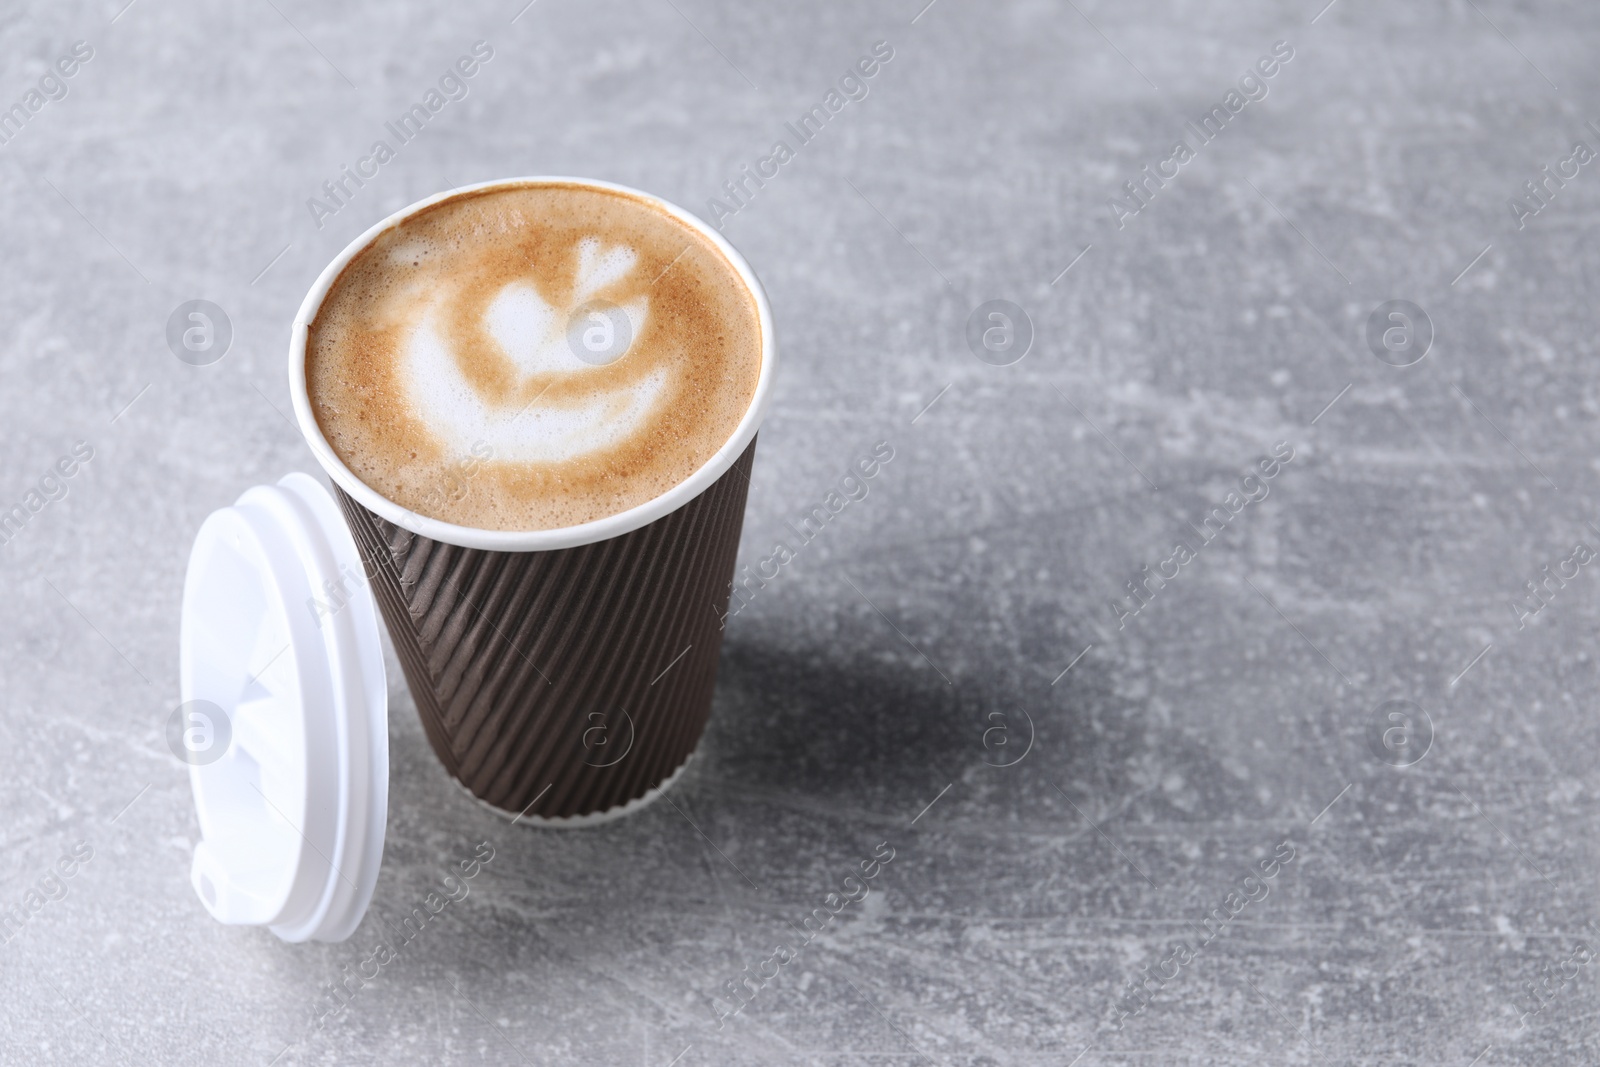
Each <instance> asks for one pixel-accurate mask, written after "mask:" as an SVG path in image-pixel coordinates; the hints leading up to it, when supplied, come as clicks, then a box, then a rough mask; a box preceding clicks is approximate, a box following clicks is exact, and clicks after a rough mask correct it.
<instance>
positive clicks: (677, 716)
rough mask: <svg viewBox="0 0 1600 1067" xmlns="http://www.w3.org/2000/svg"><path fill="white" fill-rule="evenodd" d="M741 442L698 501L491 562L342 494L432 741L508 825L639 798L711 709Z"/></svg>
mask: <svg viewBox="0 0 1600 1067" xmlns="http://www.w3.org/2000/svg"><path fill="white" fill-rule="evenodd" d="M754 458H755V442H754V440H752V441H751V443H750V444H749V446H748V447H747V448H746V449H745V450H744V452H743V454H742V455H741V456H740V457H739V459H738V460H737V461H736V462H735V463H734V464H733V466H732V467H730V468H729V469H728V470H727V471H726V472H725V473H724V474H723V475H722V476H721V477H720V478H718V479H717V480H716V481H715V482H713V483H712V484H711V485H710V487H709V488H707V489H705V490H704V491H703V492H701V493H700V494H699V495H698V496H696V497H694V498H693V499H691V500H690V501H689V502H688V503H686V504H684V505H683V506H682V507H680V508H678V509H677V510H675V511H672V512H669V513H668V514H666V515H665V516H663V517H661V518H659V519H657V520H655V521H654V522H651V523H649V524H647V525H645V526H641V527H639V528H638V529H636V530H633V531H631V532H628V533H625V534H621V535H620V536H617V537H612V538H609V539H606V540H603V541H596V542H592V543H590V544H586V545H579V546H577V547H575V548H561V549H553V550H550V551H535V552H497V551H490V550H486V549H476V548H463V547H461V546H458V545H452V544H446V543H444V542H442V541H435V540H431V539H429V538H427V537H423V536H421V535H419V534H416V533H412V532H411V531H409V530H406V529H404V528H402V527H400V526H397V525H395V524H394V523H391V522H389V521H387V520H385V519H383V518H381V517H380V516H378V515H377V514H375V513H374V512H372V511H370V510H368V509H367V508H366V507H364V506H362V505H361V504H360V503H358V502H356V501H355V500H354V499H353V498H352V497H351V496H349V494H347V493H346V492H345V491H344V490H343V489H342V488H338V487H337V486H336V491H337V495H338V499H339V504H340V506H341V508H342V509H343V510H344V515H345V519H346V521H347V523H348V524H349V526H350V531H351V533H352V534H353V535H354V536H355V540H356V544H357V546H358V547H359V549H360V551H361V556H362V560H363V563H364V564H365V567H366V571H367V576H368V578H369V580H370V581H371V583H372V587H373V591H374V592H375V594H376V596H377V601H378V606H379V609H380V610H381V611H382V613H383V617H384V621H385V623H386V624H387V626H388V629H389V636H390V638H391V639H392V640H393V642H394V646H395V650H396V652H397V653H398V654H399V658H400V663H401V666H402V668H403V669H404V671H405V676H406V682H407V683H408V684H409V686H410V688H411V694H412V697H413V699H414V700H415V702H416V705H417V712H418V714H419V715H420V717H421V719H422V725H423V728H424V730H425V731H426V733H427V735H428V741H429V742H430V743H431V744H432V746H433V750H434V752H435V753H437V754H438V756H439V759H440V760H441V761H442V762H443V763H444V765H445V767H446V768H447V769H448V770H449V772H450V774H451V775H452V776H453V777H455V779H456V780H457V781H459V782H460V783H461V784H462V785H463V786H465V787H466V788H467V789H468V790H469V791H471V793H472V794H473V795H474V796H475V797H477V798H478V799H479V800H481V801H483V802H485V803H487V804H489V805H492V806H493V807H495V808H498V809H500V810H501V811H502V812H504V813H506V814H508V815H511V816H514V817H529V818H541V819H563V818H571V817H574V816H592V815H599V814H601V813H605V812H609V811H612V810H613V809H617V808H621V807H623V806H625V805H628V804H629V803H630V802H633V801H637V800H639V799H641V798H642V797H644V796H645V795H646V794H647V793H649V792H650V791H651V790H652V789H655V788H657V787H659V786H661V784H662V783H663V782H665V781H667V780H668V779H669V778H670V777H671V776H672V775H673V774H674V773H675V772H676V771H677V770H678V769H679V768H681V767H682V766H683V765H684V763H685V761H687V760H688V758H689V756H690V755H691V754H692V753H693V752H694V749H695V746H696V745H697V744H698V742H699V739H700V734H701V731H702V730H703V729H704V728H705V724H706V719H707V718H708V716H709V715H710V712H711V697H712V689H713V685H714V683H715V680H716V671H717V656H718V653H719V652H720V650H721V647H722V626H723V619H724V617H725V616H726V614H727V607H728V599H729V591H730V588H731V584H732V580H733V569H734V561H735V557H736V556H737V555H738V551H739V535H740V530H741V528H742V526H743V521H744V506H745V495H746V492H747V491H748V488H749V478H750V466H751V463H752V462H753V460H754Z"/></svg>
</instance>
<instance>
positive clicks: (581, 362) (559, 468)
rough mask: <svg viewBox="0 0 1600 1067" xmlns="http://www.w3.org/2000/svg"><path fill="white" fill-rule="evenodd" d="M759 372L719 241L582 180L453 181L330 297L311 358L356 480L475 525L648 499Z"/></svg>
mask: <svg viewBox="0 0 1600 1067" xmlns="http://www.w3.org/2000/svg"><path fill="white" fill-rule="evenodd" d="M596 338H598V339H600V342H599V343H591V342H594V339H596ZM759 370H760V325H759V322H758V321H757V318H756V315H755V307H754V301H753V300H752V298H751V297H750V294H749V292H748V290H747V289H746V288H745V286H744V283H743V281H742V279H741V278H740V277H739V276H738V274H737V272H736V271H735V270H734V269H733V267H732V265H731V264H729V263H728V262H727V260H726V259H725V258H724V257H723V256H722V255H721V253H720V251H718V250H717V248H716V247H715V245H713V244H712V243H711V242H710V241H708V240H707V239H706V238H705V237H704V236H703V235H701V234H699V233H698V232H696V231H694V230H692V229H691V228H689V227H687V226H685V225H684V224H682V223H680V222H678V221H677V220H675V219H673V218H672V217H671V216H669V215H667V214H666V213H664V212H662V211H660V210H659V209H657V208H655V207H653V206H651V205H649V204H647V203H646V202H644V201H640V200H637V199H634V198H631V197H627V196H625V195H623V194H619V193H612V192H608V191H604V190H598V189H593V188H588V187H582V186H537V185H528V186H508V187H504V188H503V189H496V190H492V191H490V192H488V193H486V194H476V195H474V194H465V195H464V196H462V197H460V198H455V199H452V200H447V201H445V202H443V203H442V204H440V205H436V206H435V207H433V208H430V209H426V210H425V211H424V212H421V213H419V215H418V216H415V217H413V218H411V219H407V220H406V221H405V222H403V223H401V224H400V225H399V226H397V227H395V228H393V229H391V230H389V231H387V232H386V233H384V234H382V235H380V236H379V237H378V238H377V239H375V240H374V242H373V243H372V244H371V245H370V246H369V247H368V248H367V249H365V250H363V252H362V253H360V254H358V256H357V257H356V258H355V259H354V260H352V262H351V263H350V265H349V266H347V267H346V269H345V272H344V273H343V274H341V276H340V277H339V278H338V279H337V281H336V282H335V283H334V285H333V287H332V288H331V289H330V291H329V294H328V296H327V297H326V298H325V299H324V301H323V305H322V308H321V309H320V310H319V312H318V315H317V317H316V319H315V321H314V322H313V324H312V329H311V336H310V337H309V339H308V344H307V359H306V374H307V388H308V392H309V393H310V396H311V400H312V405H313V409H314V411H315V413H316V416H317V421H318V424H319V425H320V426H321V427H322V429H323V432H324V434H325V436H326V437H327V438H328V441H329V443H330V444H331V445H332V446H333V448H334V450H335V452H337V453H338V454H339V456H340V458H341V459H343V460H344V461H345V463H346V465H347V466H349V467H350V468H351V470H352V471H353V472H354V473H355V474H356V475H357V476H358V477H360V478H362V480H363V481H366V482H367V483H368V484H369V485H371V486H372V487H373V488H374V489H376V490H377V491H378V492H380V493H382V494H383V495H385V496H387V497H389V498H390V499H392V500H395V501H396V502H397V503H399V504H401V505H402V506H404V507H408V508H411V509H413V510H416V511H418V512H419V513H421V514H426V515H431V516H432V517H435V518H442V519H445V520H446V521H452V522H458V523H461V524H463V525H473V526H479V527H482V528H488V529H547V528H550V527H553V526H560V525H568V524H571V523H574V522H582V521H589V520H592V519H595V518H600V517H603V516H604V515H607V514H613V513H615V512H617V511H620V510H625V509H626V508H627V507H632V506H635V505H637V504H640V503H643V502H644V501H646V500H648V499H650V498H652V497H654V496H657V495H660V493H662V492H665V491H666V490H667V489H669V488H671V487H672V486H673V485H675V484H677V483H678V482H679V481H682V480H683V478H685V477H687V476H688V475H689V474H691V473H692V472H693V471H694V470H695V469H697V468H698V467H699V466H700V465H701V464H703V463H704V462H705V461H706V460H707V459H709V458H710V456H711V455H712V454H713V453H714V452H715V451H716V449H717V448H718V447H720V446H721V444H722V443H723V442H724V441H726V440H727V438H728V437H729V436H731V434H732V432H733V429H734V428H735V427H736V425H737V423H738V420H739V418H740V417H742V415H743V413H744V411H745V409H746V408H748V406H749V402H750V399H751V397H752V395H753V393H754V386H755V381H756V378H757V376H758V374H759ZM466 470H470V471H471V472H472V473H471V476H470V477H464V476H463V474H462V472H463V471H466ZM441 486H448V487H449V488H450V492H449V493H446V494H441V492H440V491H439V489H440V487H441Z"/></svg>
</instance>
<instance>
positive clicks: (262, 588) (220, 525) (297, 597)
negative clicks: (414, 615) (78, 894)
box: [179, 473, 389, 941]
mask: <svg viewBox="0 0 1600 1067" xmlns="http://www.w3.org/2000/svg"><path fill="white" fill-rule="evenodd" d="M179 644H180V652H179V674H180V685H181V689H182V695H183V701H184V704H183V708H182V709H181V710H182V712H183V716H182V722H183V729H184V731H185V740H184V744H183V748H184V749H185V752H184V757H185V759H186V760H187V762H188V763H189V765H190V766H189V782H190V785H192V786H193V788H194V803H195V808H196V809H197V811H198V812H199V818H200V835H201V838H202V840H201V841H200V843H199V844H198V845H196V846H195V850H194V865H193V867H192V868H191V870H190V875H189V880H190V882H191V883H192V884H193V885H194V888H195V892H196V893H198V894H199V895H200V900H201V901H202V902H203V903H204V904H205V906H206V910H207V911H209V912H210V913H211V914H212V915H213V916H214V917H215V918H217V919H218V920H220V921H221V922H225V923H231V924H243V925H258V926H259V925H265V926H267V927H269V928H270V929H271V930H272V932H273V933H274V934H277V935H278V936H279V937H281V938H283V939H284V940H285V941H306V940H317V941H342V940H344V939H345V938H347V937H349V936H350V934H351V933H353V932H354V931H355V928H356V926H357V925H358V924H359V923H360V922H361V918H362V916H363V915H365V914H366V910H367V905H368V904H369V903H370V902H371V900H372V890H373V886H374V885H375V884H376V883H377V880H378V867H379V864H380V862H381V860H382V858H383V834H384V824H385V821H386V820H387V818H388V810H389V733H388V689H387V685H386V681H385V677H384V668H383V654H382V650H381V647H380V645H379V639H378V617H377V611H376V608H375V605H374V603H373V599H372V591H371V589H370V587H369V585H368V583H367V580H366V578H365V576H364V571H363V569H362V565H361V557H360V555H359V553H358V552H357V551H356V545H355V541H354V540H353V539H352V538H351V536H350V533H349V531H348V530H347V529H346V528H345V524H344V520H343V518H342V517H341V516H340V514H339V508H338V505H337V504H335V503H334V500H333V498H332V497H331V496H330V495H329V494H328V491H327V490H326V489H324V488H323V487H322V484H321V483H320V482H318V481H317V480H316V479H314V478H312V477H311V476H309V475H306V474H299V473H295V474H290V475H288V476H287V477H285V478H284V479H283V480H282V481H280V482H278V484H277V485H262V486H257V487H255V488H254V489H251V490H249V491H248V492H246V493H245V494H244V495H243V496H241V497H240V498H239V499H238V501H237V502H236V503H235V504H234V505H233V506H232V507H229V508H223V509H221V510H220V511H215V512H213V513H212V514H211V515H210V516H208V517H207V518H206V521H205V523H204V524H202V525H201V527H200V532H199V534H198V535H196V537H195V543H194V549H193V551H192V552H191V553H190V556H189V571H188V576H187V577H186V578H185V580H184V587H183V622H182V628H181V633H180V637H179ZM191 735H192V738H191ZM191 739H194V740H199V741H203V742H204V743H203V744H190V740H191Z"/></svg>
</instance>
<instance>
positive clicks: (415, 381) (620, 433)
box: [404, 238, 669, 463]
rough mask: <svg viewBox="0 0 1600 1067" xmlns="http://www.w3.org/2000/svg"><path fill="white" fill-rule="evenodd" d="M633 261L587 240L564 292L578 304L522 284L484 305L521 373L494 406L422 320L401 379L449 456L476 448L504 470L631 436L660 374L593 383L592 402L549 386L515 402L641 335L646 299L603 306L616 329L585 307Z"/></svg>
mask: <svg viewBox="0 0 1600 1067" xmlns="http://www.w3.org/2000/svg"><path fill="white" fill-rule="evenodd" d="M637 259H638V257H637V255H636V254H635V253H634V251H633V250H632V249H631V248H627V247H623V246H617V247H613V248H609V249H605V250H602V249H601V247H600V242H599V241H597V240H595V239H593V238H585V239H584V240H582V241H580V242H579V244H578V269H577V275H576V278H575V280H574V285H573V293H572V296H573V299H574V300H579V301H583V302H585V303H584V304H580V305H578V306H576V307H573V306H569V307H566V308H556V307H552V306H551V305H550V303H549V302H547V301H546V300H545V299H544V297H543V296H541V295H540V293H539V291H538V289H537V288H536V287H535V286H534V285H533V284H532V282H529V281H514V282H509V283H507V284H506V285H505V286H504V287H502V288H501V290H500V291H499V293H498V294H496V295H495V297H494V298H493V299H492V300H490V301H489V306H488V309H487V310H486V312H485V313H484V317H483V318H484V322H483V325H484V332H485V333H486V334H487V335H488V338H489V339H490V340H491V341H492V342H493V343H494V344H495V345H496V346H498V348H499V349H500V352H501V353H502V354H503V355H504V357H505V358H506V359H507V360H508V361H509V362H510V363H511V365H512V366H513V367H515V369H516V372H517V374H518V375H520V377H519V378H518V379H517V380H516V382H515V389H514V391H513V393H512V399H510V400H509V401H499V402H496V400H495V399H494V398H492V397H488V396H485V395H484V393H483V391H482V390H480V389H479V388H478V387H477V386H476V385H475V384H474V383H473V382H472V381H471V380H469V379H468V377H467V375H466V374H465V373H463V371H462V367H461V360H460V359H459V358H458V356H457V353H456V351H455V348H454V345H453V339H452V338H451V337H450V336H449V332H448V331H447V330H446V329H444V328H443V327H442V325H441V323H440V321H439V316H438V315H437V313H436V312H433V311H430V312H428V313H426V314H424V316H423V317H422V319H421V321H420V322H419V323H418V324H417V328H416V332H415V333H414V334H413V335H412V337H411V339H410V342H409V343H408V344H407V346H406V361H405V372H404V378H405V382H406V386H407V390H408V394H409V398H410V402H411V406H412V408H413V410H414V412H415V413H416V415H417V417H418V418H419V419H420V420H421V421H422V422H423V423H424V424H426V425H427V426H428V427H430V428H431V429H432V430H433V431H434V433H435V434H437V435H438V436H439V438H440V439H441V440H442V442H443V444H444V446H445V447H446V449H447V450H450V451H453V452H455V453H457V454H459V455H466V454H469V453H471V452H472V449H473V448H474V447H475V446H477V447H479V448H480V450H481V449H483V448H487V449H488V454H489V455H490V456H492V457H494V458H495V459H498V460H501V461H504V462H510V463H563V462H567V461H570V460H574V459H578V458H580V457H583V456H587V455H590V454H592V453H595V452H601V451H605V450H608V449H614V448H616V447H617V446H618V445H619V444H622V443H624V442H626V441H628V440H631V439H633V438H635V437H637V436H638V435H639V433H640V432H641V431H642V430H643V428H644V427H645V426H646V425H647V423H648V421H649V419H650V417H651V414H652V412H653V410H654V408H655V405H656V404H657V403H659V402H661V400H662V399H663V397H664V395H665V392H666V384H667V380H668V374H669V371H668V368H666V367H656V368H654V369H653V370H650V371H649V372H648V373H645V374H643V375H641V376H639V377H637V378H636V379H634V380H630V381H624V382H623V383H621V384H618V385H610V386H600V385H598V384H597V385H596V388H595V390H594V392H593V394H592V395H588V396H583V397H581V398H579V399H577V400H574V401H569V402H566V403H557V402H556V401H555V400H553V399H549V398H548V397H547V394H548V393H549V392H550V386H549V385H546V386H544V387H542V388H540V389H539V391H538V394H537V395H535V396H534V397H533V398H532V399H530V400H528V401H526V402H521V403H519V402H518V399H517V398H518V397H520V395H521V394H522V393H526V392H527V391H528V390H529V387H530V385H536V384H537V383H538V381H539V380H541V379H550V384H553V383H554V381H557V380H564V379H565V380H573V381H577V380H581V378H582V376H583V375H585V374H586V373H590V374H591V375H593V372H594V371H596V369H597V367H598V366H600V365H606V366H609V365H611V364H613V363H616V362H617V361H618V360H623V359H626V358H627V356H628V353H629V351H630V350H631V349H632V347H633V345H632V342H633V340H634V339H635V338H639V337H640V336H641V331H642V330H643V329H644V326H645V321H646V312H647V309H648V307H649V298H648V297H646V296H640V297H636V298H634V299H633V300H630V301H628V302H626V303H624V304H621V305H606V308H607V310H611V309H615V314H616V315H618V316H620V317H621V319H622V323H621V325H622V327H623V328H622V329H617V328H616V327H615V326H613V324H612V322H611V320H610V319H608V318H607V317H606V315H605V313H603V312H602V311H598V310H588V307H589V306H590V305H588V304H587V302H588V301H590V300H591V298H593V297H594V296H595V295H596V294H598V293H600V292H601V291H603V290H604V289H606V288H607V287H608V286H611V285H614V284H616V283H617V282H620V281H623V280H624V279H626V277H627V276H628V274H629V272H631V271H632V269H633V266H634V264H635V262H636V261H637ZM586 310H587V316H584V315H583V313H584V312H585V311H586ZM574 316H579V320H578V322H577V323H576V324H574ZM590 318H592V319H594V320H598V321H597V322H593V323H591V322H590ZM575 330H576V331H577V332H578V333H579V339H578V340H577V341H576V342H575V341H574V338H573V336H572V335H573V333H574V332H575ZM597 355H599V356H603V357H604V358H603V359H601V358H596V356H597ZM594 376H596V377H598V375H594Z"/></svg>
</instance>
